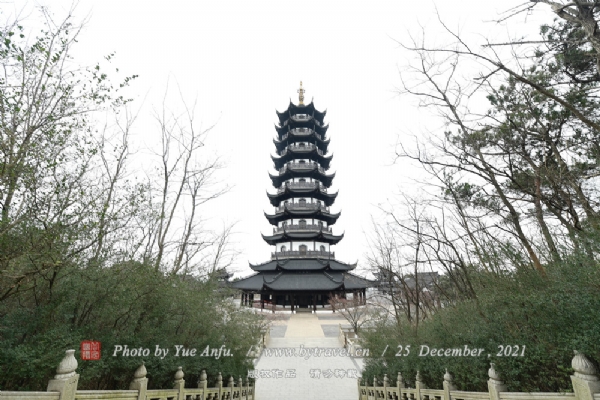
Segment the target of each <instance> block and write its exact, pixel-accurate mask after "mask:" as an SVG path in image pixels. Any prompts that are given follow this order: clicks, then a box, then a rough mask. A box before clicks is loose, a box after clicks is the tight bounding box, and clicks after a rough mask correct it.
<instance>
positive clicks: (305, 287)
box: [231, 270, 373, 292]
mask: <svg viewBox="0 0 600 400" xmlns="http://www.w3.org/2000/svg"><path fill="white" fill-rule="evenodd" d="M231 286H232V287H234V288H236V289H242V290H250V291H261V290H263V289H266V290H273V291H311V292H314V291H331V290H340V289H341V290H344V289H346V290H358V289H365V288H367V287H371V286H373V282H371V281H369V280H368V279H364V278H361V277H359V276H357V275H354V274H352V273H350V272H343V271H329V272H326V271H316V272H300V271H285V270H282V271H278V272H277V271H274V272H271V271H268V272H259V273H257V274H255V275H252V276H250V277H248V278H246V279H242V280H239V281H237V282H233V283H232V285H231Z"/></svg>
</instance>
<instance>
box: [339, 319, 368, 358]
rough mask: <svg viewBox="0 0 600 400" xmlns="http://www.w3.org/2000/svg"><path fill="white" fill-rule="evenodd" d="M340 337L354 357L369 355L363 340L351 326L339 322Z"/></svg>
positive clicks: (341, 342) (342, 343)
mask: <svg viewBox="0 0 600 400" xmlns="http://www.w3.org/2000/svg"><path fill="white" fill-rule="evenodd" d="M339 327H340V329H339V334H338V339H339V341H340V344H341V345H342V347H344V348H345V349H346V350H348V354H350V355H351V356H352V357H367V356H368V355H369V350H368V349H365V348H363V346H362V344H361V340H360V338H359V337H358V335H357V334H356V333H355V332H354V330H353V329H352V328H351V327H348V326H342V324H339Z"/></svg>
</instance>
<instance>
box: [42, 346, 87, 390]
mask: <svg viewBox="0 0 600 400" xmlns="http://www.w3.org/2000/svg"><path fill="white" fill-rule="evenodd" d="M76 369H77V360H76V359H75V350H67V351H66V354H65V357H64V358H63V359H62V361H61V362H60V364H58V368H56V375H55V376H54V379H52V380H50V381H49V382H48V388H47V389H46V391H47V392H59V393H60V396H59V400H75V392H76V391H77V382H79V374H76V373H75V370H76Z"/></svg>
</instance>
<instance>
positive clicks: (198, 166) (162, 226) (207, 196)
mask: <svg viewBox="0 0 600 400" xmlns="http://www.w3.org/2000/svg"><path fill="white" fill-rule="evenodd" d="M180 96H181V93H180ZM165 97H166V94H165ZM181 99H182V104H183V109H184V111H183V113H181V114H177V113H176V112H174V111H172V110H170V109H169V108H168V107H167V104H166V100H165V101H164V102H163V106H162V109H161V110H160V112H159V113H158V112H157V113H156V114H155V119H156V122H157V125H158V126H159V128H160V143H161V148H160V153H157V156H158V158H159V160H160V161H159V164H158V166H157V167H156V171H157V173H158V174H157V175H158V176H159V177H160V179H156V180H152V179H151V184H150V186H151V187H152V188H153V191H154V192H153V193H154V195H153V196H152V197H151V199H150V201H151V206H152V208H153V210H154V214H153V215H154V216H153V220H152V222H151V225H150V227H149V228H148V235H147V237H146V239H147V240H146V250H145V258H146V259H151V260H152V262H153V263H154V265H155V268H156V269H163V270H165V271H167V272H169V273H180V272H185V273H187V272H192V271H196V270H198V269H199V268H201V267H202V268H201V269H204V268H208V271H209V272H210V270H214V269H216V267H217V264H218V263H219V262H221V261H223V256H224V254H225V250H226V247H227V245H228V242H229V237H230V235H231V227H225V228H224V229H223V231H222V232H221V233H213V232H211V231H210V230H209V229H207V228H206V221H205V220H204V219H203V218H202V215H201V213H200V207H201V206H202V205H203V204H205V203H206V202H208V201H210V200H213V199H216V198H218V197H219V196H221V195H222V194H224V193H225V192H227V190H228V189H229V188H228V187H227V186H223V185H221V186H220V187H218V184H217V183H216V182H215V173H216V172H217V171H218V170H219V169H220V168H221V167H222V165H221V163H220V160H219V159H218V158H214V157H212V156H210V157H209V156H207V155H206V154H205V153H206V151H205V149H204V147H205V143H204V141H205V138H206V136H207V135H208V133H209V132H210V131H211V130H212V129H213V127H214V126H209V127H208V128H205V129H198V127H197V126H196V125H197V123H196V121H195V115H194V109H195V105H194V106H193V107H191V108H190V107H188V106H187V104H185V102H184V101H183V98H182V96H181ZM213 247H214V248H216V252H215V253H214V257H212V259H211V260H210V261H208V263H207V261H206V252H207V251H208V250H210V249H211V248H213Z"/></svg>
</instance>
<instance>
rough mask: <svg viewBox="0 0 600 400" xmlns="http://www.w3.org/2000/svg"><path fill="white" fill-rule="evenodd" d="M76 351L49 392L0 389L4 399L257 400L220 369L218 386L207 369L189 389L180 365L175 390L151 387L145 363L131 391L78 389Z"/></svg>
mask: <svg viewBox="0 0 600 400" xmlns="http://www.w3.org/2000/svg"><path fill="white" fill-rule="evenodd" d="M74 354H75V350H67V352H66V355H65V357H64V358H63V360H62V361H61V362H60V364H59V365H58V368H57V369H56V375H55V376H54V379H51V380H50V381H49V382H48V388H47V390H46V391H45V392H8V391H0V400H25V399H27V400H38V399H53V400H83V399H86V400H102V399H113V400H167V399H171V400H185V399H202V400H209V399H213V400H217V399H240V400H241V399H243V400H250V399H254V387H253V386H252V384H250V383H249V381H248V379H247V378H246V383H243V382H242V378H241V377H240V378H239V379H238V380H237V382H236V381H234V379H233V377H229V381H228V382H227V384H225V385H223V377H222V376H221V373H220V372H219V375H218V377H217V386H216V387H208V385H207V380H206V371H204V370H202V372H201V373H200V380H199V381H198V383H197V388H186V387H185V380H184V379H183V376H184V373H183V371H182V368H181V367H179V369H178V370H177V372H175V376H174V384H173V389H158V390H157V389H153V390H149V389H148V378H146V374H147V371H146V367H145V366H144V364H143V363H142V365H140V366H139V368H138V369H137V370H136V371H135V373H134V374H133V380H132V381H131V384H130V385H129V390H77V382H78V381H79V374H77V373H76V370H77V360H76V359H75V355H74Z"/></svg>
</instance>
